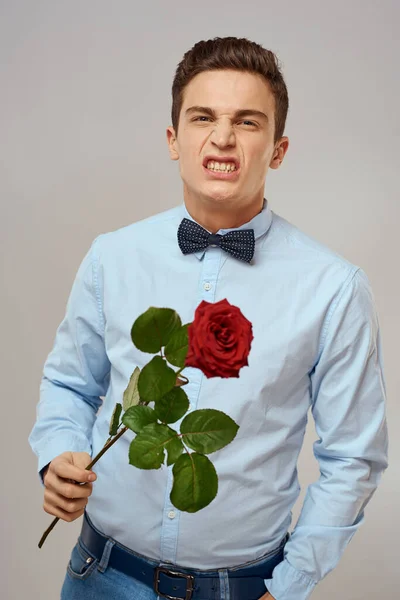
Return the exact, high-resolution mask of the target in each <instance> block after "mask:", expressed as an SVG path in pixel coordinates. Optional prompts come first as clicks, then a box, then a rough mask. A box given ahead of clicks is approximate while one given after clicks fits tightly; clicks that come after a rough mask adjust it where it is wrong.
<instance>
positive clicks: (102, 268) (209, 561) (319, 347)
mask: <svg viewBox="0 0 400 600" xmlns="http://www.w3.org/2000/svg"><path fill="white" fill-rule="evenodd" d="M183 217H186V218H188V219H192V220H193V218H192V217H191V215H190V214H189V213H188V211H187V209H186V206H185V204H184V203H182V204H181V205H179V206H176V207H174V208H172V209H169V210H166V211H164V212H161V213H158V214H156V215H153V216H152V217H149V218H146V219H143V220H142V221H139V222H136V223H132V224H130V225H128V226H126V227H122V228H121V229H118V230H116V231H112V232H108V233H105V234H101V235H99V236H98V237H97V238H96V239H95V240H94V241H93V243H92V245H91V247H90V249H89V250H88V252H87V254H86V256H85V257H84V258H83V261H82V263H81V265H80V267H79V270H78V272H77V275H76V278H75V281H74V284H73V287H72V291H71V294H70V297H69V300H68V304H67V308H66V314H65V318H64V319H63V321H62V322H61V324H60V325H59V327H58V329H57V333H56V337H55V342H54V346H53V348H52V350H51V351H50V353H49V355H48V358H47V360H46V362H45V365H44V371H43V378H42V382H41V387H40V401H39V403H38V406H37V420H36V424H35V425H34V427H33V429H32V432H31V434H30V437H29V442H30V444H31V446H32V449H33V451H34V452H35V453H36V454H37V455H38V457H39V471H40V470H41V469H42V468H43V467H44V466H45V465H47V464H48V463H49V462H50V461H51V460H52V459H53V458H55V457H56V456H58V455H59V454H61V453H62V452H65V451H75V452H88V453H89V454H91V455H92V456H94V455H95V454H97V453H98V452H99V451H100V450H101V448H102V447H103V445H104V443H105V441H106V439H107V438H108V429H109V423H110V418H111V415H112V412H113V409H114V406H115V403H116V402H121V401H122V395H123V392H124V390H125V388H126V386H127V384H128V381H129V378H130V376H131V374H132V372H133V370H134V368H135V367H136V366H138V367H139V368H142V367H143V366H144V365H145V364H147V363H148V362H149V360H150V359H151V357H152V355H150V354H146V353H142V352H140V351H139V350H137V349H136V347H135V346H134V345H133V343H132V341H131V337H130V331H131V327H132V324H133V322H134V321H135V319H136V318H137V317H138V315H140V314H142V313H143V312H145V311H146V310H147V309H148V308H149V306H159V307H162V306H164V307H169V308H173V309H175V310H176V311H177V312H178V314H179V315H180V317H181V319H182V322H183V323H188V322H190V321H192V320H193V318H194V312H195V309H196V307H197V306H198V305H199V303H200V302H201V301H202V300H207V301H208V302H217V301H219V300H222V299H223V298H227V299H228V300H229V302H230V303H231V304H234V305H236V306H238V307H239V308H240V309H241V311H242V312H243V314H244V315H245V317H246V318H247V319H249V320H250V321H251V323H252V324H253V334H254V340H253V342H252V346H251V352H250V355H249V365H248V366H247V367H243V368H242V370H241V371H240V377H239V379H236V378H231V379H220V378H211V379H207V378H206V377H205V376H204V375H203V374H202V373H201V371H199V370H198V369H195V368H191V367H190V368H185V370H184V374H185V375H186V376H187V377H188V378H189V380H190V382H189V384H188V385H187V386H185V391H186V393H187V394H188V396H189V400H190V405H191V409H192V410H195V409H198V408H211V407H213V408H217V409H220V410H223V411H224V412H226V413H227V414H228V415H230V416H231V417H232V418H233V419H234V420H235V421H236V422H237V423H238V424H239V426H240V428H239V431H238V433H237V435H236V437H235V439H234V441H233V442H232V443H231V444H229V445H228V446H227V447H225V448H223V449H221V450H219V451H218V452H215V453H213V454H211V455H210V459H211V460H212V461H213V463H214V465H215V467H216V471H217V473H218V478H219V491H218V495H217V497H216V498H215V499H214V500H213V501H212V502H211V504H210V505H209V506H207V507H206V508H204V509H203V510H200V511H199V512H197V513H193V514H190V513H186V512H180V511H179V510H177V509H175V508H174V506H173V505H172V504H171V502H170V499H169V494H170V491H171V486H172V472H171V470H172V467H167V466H162V468H161V469H159V470H151V471H148V470H141V469H137V468H135V467H133V466H131V465H129V462H128V449H129V444H130V442H131V441H132V439H133V438H134V436H135V434H134V433H133V432H131V431H128V432H126V433H125V434H124V436H123V437H122V438H121V439H120V440H119V441H118V442H117V443H116V444H115V445H114V446H113V447H112V449H110V450H109V451H108V452H107V453H106V454H105V455H104V456H103V457H102V458H101V459H100V461H99V462H98V463H97V464H96V466H95V467H94V470H95V471H96V473H97V476H98V479H97V481H96V482H95V483H94V485H93V493H92V495H91V497H90V499H89V503H88V505H87V507H86V508H87V512H88V515H89V517H90V518H91V519H92V521H93V523H94V525H95V526H96V527H97V528H98V529H100V530H101V531H103V532H104V533H106V534H107V535H109V536H111V537H113V538H115V539H116V540H118V541H119V542H120V543H122V544H124V545H125V546H128V547H129V548H132V549H133V550H135V551H137V552H139V553H141V554H144V555H146V556H148V557H150V558H153V559H157V560H160V561H163V562H172V563H175V564H178V565H181V566H186V567H189V568H197V569H212V568H222V567H229V566H233V565H239V564H242V563H245V562H248V561H252V560H254V559H257V558H259V557H261V556H262V555H264V554H265V553H268V552H270V551H271V550H273V549H275V548H276V547H277V546H278V545H279V543H280V542H281V540H282V539H283V537H284V536H285V534H286V532H287V530H288V529H289V527H290V525H291V518H292V513H291V509H292V507H293V505H294V503H295V502H296V499H297V497H298V495H299V491H300V486H299V482H298V477H297V469H296V464H297V458H298V455H299V452H300V449H301V446H302V442H303V436H304V432H305V429H306V423H307V417H308V411H309V409H310V408H311V412H312V415H313V418H314V420H315V427H316V431H317V433H318V436H319V439H318V440H317V441H315V443H314V445H313V448H314V454H315V457H316V458H317V460H318V462H319V468H320V473H321V474H320V478H319V479H318V480H317V481H315V482H314V483H313V484H312V485H310V486H309V487H308V489H307V492H306V497H305V501H304V505H303V508H302V512H301V515H300V518H299V520H298V522H297V524H296V527H295V528H294V530H293V532H292V534H291V537H290V539H289V541H288V542H287V544H286V546H285V558H284V560H283V561H282V562H281V563H280V564H279V565H278V566H277V567H276V568H275V570H274V572H273V576H272V578H271V579H266V580H265V583H266V585H267V587H268V589H269V591H270V592H271V594H272V595H273V596H274V597H275V598H276V599H277V600H305V599H306V598H308V597H309V595H310V593H311V591H312V590H313V588H314V586H315V585H316V584H317V583H318V581H320V580H321V579H322V578H323V577H324V576H325V575H327V573H329V572H330V571H331V570H332V569H334V567H335V566H336V565H337V563H338V561H339V559H340V557H341V555H342V553H343V551H344V550H345V548H346V546H347V544H348V543H349V542H350V540H351V538H352V537H353V535H354V533H355V532H356V530H357V529H358V528H359V526H360V525H361V524H362V522H363V521H364V509H365V506H366V504H367V503H368V501H369V500H370V498H371V496H372V495H373V493H374V491H375V489H376V487H377V485H378V483H379V481H380V478H381V475H382V472H383V471H384V470H385V469H386V467H387V450H388V437H387V425H386V417H385V381H384V375H383V365H382V348H381V337H380V329H379V323H378V317H377V313H376V307H375V303H374V298H373V294H372V292H371V287H370V284H369V281H368V279H367V277H366V275H365V273H364V271H363V270H362V269H361V268H359V267H357V266H355V265H353V264H351V263H350V262H348V261H347V260H346V259H344V258H343V257H341V256H339V255H337V254H335V253H334V252H333V251H332V250H330V249H329V248H327V247H325V246H324V245H322V244H320V243H319V242H317V241H315V240H314V239H312V238H310V237H309V236H307V235H306V234H304V233H302V232H301V231H300V230H299V229H298V228H296V227H295V226H294V225H292V224H291V223H290V222H288V221H287V220H286V219H284V218H283V217H281V216H279V215H278V214H277V213H276V212H274V211H272V210H271V207H270V202H267V201H266V200H264V205H263V209H262V211H261V212H260V213H258V214H257V215H256V216H255V217H254V218H253V219H252V220H251V221H249V222H248V223H245V224H243V225H242V226H241V227H237V228H235V229H242V228H248V227H252V228H254V232H255V238H256V247H255V254H254V257H253V260H252V262H251V263H246V262H244V261H240V260H238V259H235V258H233V257H232V256H230V255H228V254H227V253H226V252H224V251H223V250H222V249H221V248H219V247H212V246H210V247H208V248H207V249H206V250H205V251H202V252H198V253H196V254H188V255H183V254H182V252H181V250H180V249H179V246H178V243H177V230H178V226H179V223H180V222H181V220H182V218H183ZM227 231H230V230H229V229H221V230H219V232H218V233H221V234H224V233H226V232H227ZM102 397H104V401H103V403H102ZM100 407H101V409H100V412H99V413H98V415H97V417H96V413H97V411H98V409H99V408H100ZM179 425H180V421H178V422H177V423H175V424H174V425H173V427H174V428H176V429H178V428H179Z"/></svg>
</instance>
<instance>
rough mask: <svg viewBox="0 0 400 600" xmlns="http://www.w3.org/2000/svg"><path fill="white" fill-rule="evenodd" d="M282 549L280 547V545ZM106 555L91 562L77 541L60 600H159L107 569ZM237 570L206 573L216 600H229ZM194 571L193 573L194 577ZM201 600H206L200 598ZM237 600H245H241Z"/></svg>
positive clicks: (139, 584) (141, 585) (132, 580)
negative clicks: (213, 581) (214, 581)
mask: <svg viewBox="0 0 400 600" xmlns="http://www.w3.org/2000/svg"><path fill="white" fill-rule="evenodd" d="M281 546H282V545H281ZM279 552H281V553H282V558H283V552H282V547H280V548H278V549H277V550H276V551H273V552H272V553H268V554H267V555H265V557H263V556H261V557H260V558H258V559H256V560H252V561H250V562H249V563H245V565H241V568H243V567H244V566H247V565H249V566H250V565H252V566H253V565H256V564H258V565H263V564H265V565H267V564H268V562H269V561H270V560H271V559H273V558H274V557H275V558H276V555H277V554H278V553H279ZM108 560H109V552H107V551H106V549H105V551H104V553H103V556H102V558H101V560H99V559H98V558H95V559H94V560H93V557H92V555H91V554H90V552H89V551H88V549H87V548H86V547H85V545H84V544H83V542H82V540H81V539H80V537H79V538H78V541H77V543H76V545H75V546H74V548H73V549H72V553H71V558H70V561H69V563H68V566H67V572H66V575H65V579H64V584H63V587H62V589H61V600H162V597H160V596H158V595H157V594H156V593H155V591H154V590H153V589H151V588H150V587H148V586H147V585H145V584H144V583H142V582H141V581H138V580H136V579H135V578H134V577H131V576H129V575H125V574H124V573H121V572H120V571H117V570H115V569H113V568H112V567H110V566H109V565H108ZM231 569H233V570H235V569H237V567H230V568H228V569H218V570H216V571H208V574H209V575H210V576H213V575H215V576H216V577H218V578H219V580H220V588H221V594H220V600H230V595H229V572H230V570H231ZM196 573H198V571H193V574H194V575H196ZM204 600H209V599H208V598H204ZM241 600H248V599H246V598H243V599H241Z"/></svg>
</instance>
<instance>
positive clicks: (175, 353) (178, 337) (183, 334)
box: [164, 323, 190, 369]
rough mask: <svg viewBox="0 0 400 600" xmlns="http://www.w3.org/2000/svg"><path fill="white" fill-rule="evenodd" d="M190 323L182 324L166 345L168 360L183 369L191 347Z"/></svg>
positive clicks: (165, 352) (165, 350)
mask: <svg viewBox="0 0 400 600" xmlns="http://www.w3.org/2000/svg"><path fill="white" fill-rule="evenodd" d="M189 325H190V323H187V324H186V325H182V327H180V328H179V329H177V330H176V331H175V333H173V334H172V336H171V338H170V340H169V342H168V344H167V345H166V346H165V349H164V354H165V358H166V359H167V361H168V362H169V363H170V364H171V365H174V366H175V367H180V368H181V369H183V367H184V366H185V359H186V355H187V353H188V348H189V337H188V327H189Z"/></svg>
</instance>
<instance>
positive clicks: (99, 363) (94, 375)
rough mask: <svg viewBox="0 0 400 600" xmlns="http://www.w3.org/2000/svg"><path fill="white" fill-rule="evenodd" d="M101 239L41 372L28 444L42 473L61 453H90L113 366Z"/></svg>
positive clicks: (75, 286)
mask: <svg viewBox="0 0 400 600" xmlns="http://www.w3.org/2000/svg"><path fill="white" fill-rule="evenodd" d="M100 237H101V236H98V237H97V238H96V239H95V240H94V241H93V243H92V245H91V247H90V249H89V251H88V252H87V254H86V256H85V257H84V258H83V260H82V262H81V264H80V266H79V268H78V271H77V274H76V277H75V280H74V282H73V285H72V289H71V292H70V295H69V298H68V301H67V306H66V313H65V316H64V319H63V320H62V322H61V324H60V325H59V327H58V329H57V332H56V335H55V341H54V344H53V348H52V350H51V351H50V353H49V355H48V357H47V359H46V361H45V364H44V368H43V375H42V378H41V384H40V398H39V402H38V404H37V408H36V422H35V425H34V426H33V429H32V431H31V433H30V435H29V440H28V441H29V444H30V446H31V448H32V450H33V451H34V453H35V454H36V455H37V456H38V471H39V477H40V481H41V482H42V484H43V479H42V471H43V469H44V467H45V466H46V465H47V464H48V463H50V462H51V461H52V460H53V458H55V457H56V456H58V455H59V454H61V453H63V452H66V451H71V452H87V453H88V454H91V451H92V447H91V442H92V428H93V424H94V421H95V419H96V414H97V411H98V409H99V407H100V406H101V404H102V400H101V398H100V396H104V395H105V394H106V392H107V388H108V384H109V374H110V362H109V359H108V357H107V353H106V349H105V344H104V317H103V311H102V300H101V298H102V294H101V291H100V283H101V279H102V278H101V276H100V271H99V260H98V257H97V254H96V250H97V247H98V243H99V238H100Z"/></svg>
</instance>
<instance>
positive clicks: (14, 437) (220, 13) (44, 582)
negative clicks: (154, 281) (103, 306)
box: [0, 0, 400, 600]
mask: <svg viewBox="0 0 400 600" xmlns="http://www.w3.org/2000/svg"><path fill="white" fill-rule="evenodd" d="M399 17H400V9H399V3H398V2H396V0H393V1H392V2H390V1H382V0H380V1H375V2H371V1H361V0H360V1H349V0H340V1H338V0H336V1H335V2H321V1H317V0H315V1H311V0H308V1H304V0H303V1H301V2H296V1H292V2H285V1H280V2H279V3H278V2H266V1H265V0H263V1H258V2H256V1H253V2H251V1H247V2H236V1H235V0H231V1H229V2H227V1H226V0H225V1H221V0H219V2H215V1H213V2H210V1H209V0H202V1H201V2H188V1H181V0H180V1H174V0H169V1H168V2H167V1H165V2H162V1H161V0H160V1H158V2H154V1H151V0H150V1H149V0H148V1H146V2H134V1H133V0H131V1H129V2H128V1H115V0H114V1H113V2H111V1H108V2H106V1H100V0H97V1H90V0H85V1H79V2H77V1H73V0H68V1H66V0H64V1H54V0H52V1H33V0H32V1H28V0H25V1H17V0H14V1H11V0H10V1H8V2H5V1H4V0H3V1H1V2H0V49H1V50H0V52H1V55H0V59H1V60H0V62H1V65H0V68H1V81H0V89H1V94H0V102H1V110H0V126H1V145H0V169H1V170H0V198H1V219H0V226H1V234H0V235H1V245H2V248H1V250H2V251H1V258H2V261H1V264H2V277H1V283H2V290H1V296H0V297H1V312H0V314H1V316H2V321H3V322H2V327H1V333H2V344H1V351H2V360H1V368H2V371H3V373H2V435H1V460H2V475H3V477H2V494H1V500H0V502H1V516H2V519H1V522H2V531H1V539H2V545H1V547H2V560H1V578H0V581H1V583H0V585H1V594H0V595H1V597H2V598H3V599H6V600H11V599H12V600H21V599H22V598H30V599H32V600H39V599H40V600H55V599H56V598H58V597H59V590H60V587H61V584H62V580H63V578H64V573H65V567H66V563H67V560H68V557H69V554H70V551H71V548H72V546H73V544H74V543H75V540H76V538H77V535H78V533H79V528H80V524H81V519H79V520H78V521H76V522H75V523H72V524H68V523H64V522H60V523H59V524H58V525H57V527H56V529H55V530H54V531H53V532H52V533H51V534H50V537H49V538H48V540H47V542H46V544H45V545H44V547H43V548H42V549H41V550H39V549H38V548H37V543H38V540H39V538H40V536H41V534H42V532H43V531H44V529H45V528H46V527H47V525H48V524H49V523H50V521H51V517H50V516H49V515H47V514H46V513H45V512H44V511H43V510H42V501H43V494H42V488H41V486H40V484H39V482H38V476H37V473H36V458H35V456H34V455H33V453H32V452H31V450H30V447H29V445H28V441H27V438H28V435H29V432H30V430H31V428H32V425H33V422H34V419H35V408H36V403H37V401H38V390H39V382H40V377H41V370H42V366H43V363H44V361H45V359H46V356H47V354H48V352H49V351H50V349H51V346H52V344H53V339H54V335H55V331H56V328H57V326H58V324H59V323H60V321H61V319H62V318H63V315H64V310H65V305H66V300H67V297H68V294H69V291H70V288H71V285H72V281H73V278H74V276H75V273H76V270H77V268H78V265H79V262H80V261H81V260H82V258H83V256H84V254H85V253H86V251H87V249H88V248H89V245H90V243H91V241H92V240H93V239H94V237H95V236H96V235H97V234H99V233H101V232H105V231H110V230H113V229H117V228H119V227H121V226H123V225H126V224H128V223H130V222H133V221H136V220H138V219H141V218H144V217H146V216H148V215H151V214H154V213H156V212H159V211H160V210H164V209H167V208H170V207H172V206H175V205H176V204H178V203H180V202H181V201H182V188H181V180H180V177H179V172H178V165H177V163H173V162H171V161H170V160H169V158H168V153H167V146H166V138H165V129H166V127H167V126H168V125H169V124H170V116H169V111H170V97H171V96H170V94H171V92H170V87H171V83H172V77H173V74H174V71H175V68H176V65H177V63H178V62H179V60H180V59H181V57H182V55H183V53H184V52H185V51H186V50H187V49H189V48H190V47H191V46H192V45H193V44H194V43H195V42H196V41H198V40H200V39H208V38H210V37H215V36H225V35H236V36H238V37H248V38H250V39H252V40H254V41H256V42H259V43H261V44H263V45H264V46H265V47H267V48H270V49H271V50H273V51H275V52H276V53H277V54H278V57H279V58H280V60H281V61H282V65H283V71H284V75H285V78H286V82H287V85H288V89H289V98H290V104H291V108H290V113H289V118H288V122H287V128H286V132H285V133H286V135H288V136H289V139H290V143H291V145H290V148H289V151H288V154H287V156H286V158H285V161H284V163H283V165H282V167H281V168H280V169H279V170H278V171H270V172H269V174H268V177H267V184H266V196H267V197H268V199H269V201H270V202H271V206H272V209H273V210H275V211H276V212H278V214H281V215H282V216H284V217H285V218H287V219H288V220H290V221H291V222H293V223H294V224H296V225H297V226H298V227H300V228H301V229H303V230H304V231H305V232H306V233H308V234H310V235H312V236H314V237H315V238H317V239H318V240H319V241H321V242H322V243H324V244H326V245H328V246H329V247H331V248H333V249H334V250H336V251H337V252H339V253H341V254H342V255H344V256H345V257H346V258H347V259H349V260H350V261H352V262H354V263H356V264H357V265H359V266H361V267H362V268H363V269H364V270H365V271H366V273H367V274H368V276H369V278H370V281H371V284H372V287H373V290H374V294H375V299H376V303H377V307H378V312H379V317H380V323H381V329H382V335H383V343H384V358H385V367H386V381H387V391H388V418H389V433H391V438H390V459H391V464H390V467H389V469H388V470H387V471H386V473H385V475H384V477H383V479H382V483H381V486H380V487H379V489H378V491H377V493H376V494H375V496H374V497H373V499H372V501H371V503H370V505H369V506H368V508H367V511H366V522H365V524H364V525H363V526H362V528H361V530H360V531H359V532H358V533H357V534H356V536H355V537H354V538H353V540H352V542H351V543H350V545H349V546H348V548H347V549H346V551H345V554H344V556H343V558H342V560H341V562H340V563H339V566H338V567H337V568H336V569H335V570H334V571H333V572H332V573H331V574H329V575H328V576H327V577H326V578H325V579H324V580H323V581H322V582H321V583H320V584H319V585H318V586H317V588H316V590H315V592H314V594H313V599H314V598H315V600H318V599H319V600H322V599H324V600H330V599H334V598H335V600H336V599H337V598H344V599H346V600H347V599H351V600H356V599H357V600H358V599H360V600H361V599H363V600H366V599H375V598H385V599H392V598H393V599H394V598H397V597H398V595H397V594H398V584H399V573H398V569H397V563H398V539H397V538H398V534H399V526H398V523H399V519H398V510H396V506H397V507H398V484H399V467H398V464H399V463H398V459H399V437H400V436H399V435H396V432H397V429H398V427H399V425H400V422H399V406H398V404H399V403H398V389H399V387H400V377H399V372H400V371H399V368H398V365H397V359H398V352H397V349H398V344H397V343H396V342H397V340H398V338H399V335H400V328H399V308H398V307H399V282H398V279H399V277H398V276H399V267H398V262H399V260H398V259H399V254H400V253H399V249H398V248H399V243H398V238H399V204H398V189H399V188H398V182H397V177H396V178H395V164H398V162H399V154H398V147H399V121H398V107H399V80H398V72H399V71H398V61H399V58H400V53H399V38H398V22H399ZM397 174H398V173H397ZM397 174H396V175H397ZM314 439H315V431H314V427H313V424H312V420H311V421H310V424H309V427H308V431H307V436H306V439H305V444H304V448H303V451H302V453H301V458H300V464H299V474H300V482H301V484H302V486H303V491H302V494H301V496H300V498H299V502H298V503H297V504H296V507H295V510H294V515H293V517H294V518H293V525H294V524H295V522H296V519H297V516H298V513H299V507H300V504H301V502H302V500H303V498H304V493H305V488H306V486H307V485H308V484H309V483H311V481H313V480H314V479H315V478H316V477H317V476H318V474H319V472H318V466H317V464H316V462H315V461H314V458H313V455H312V448H311V444H312V441H313V440H314ZM396 494H397V498H396ZM138 511H140V508H139V509H138Z"/></svg>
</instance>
